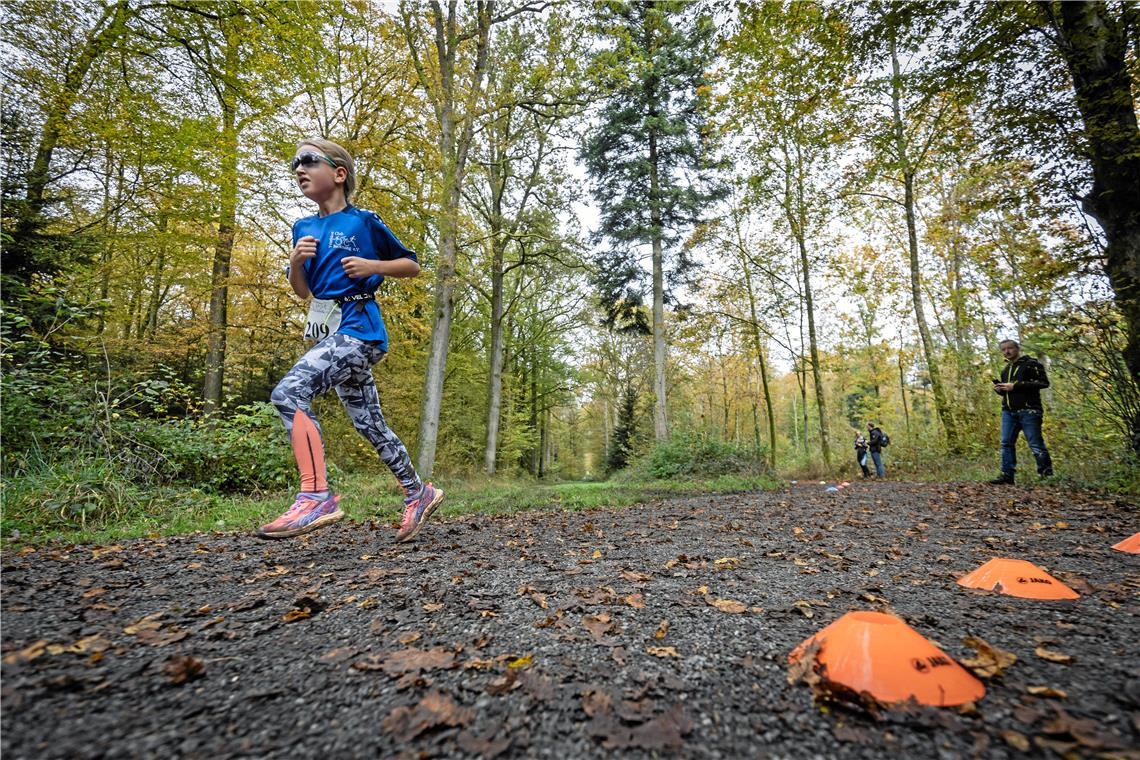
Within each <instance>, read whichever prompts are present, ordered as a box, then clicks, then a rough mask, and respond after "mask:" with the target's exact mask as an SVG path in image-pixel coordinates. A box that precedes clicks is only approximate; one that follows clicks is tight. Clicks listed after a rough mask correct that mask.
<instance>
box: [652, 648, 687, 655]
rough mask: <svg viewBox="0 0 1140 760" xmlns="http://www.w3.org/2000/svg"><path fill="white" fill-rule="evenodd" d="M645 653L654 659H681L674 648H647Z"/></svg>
mask: <svg viewBox="0 0 1140 760" xmlns="http://www.w3.org/2000/svg"><path fill="white" fill-rule="evenodd" d="M645 651H646V652H648V653H649V654H651V655H653V656H654V657H680V656H681V655H679V654H677V650H676V648H674V647H646V648H645Z"/></svg>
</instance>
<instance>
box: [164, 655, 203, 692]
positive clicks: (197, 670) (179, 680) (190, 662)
mask: <svg viewBox="0 0 1140 760" xmlns="http://www.w3.org/2000/svg"><path fill="white" fill-rule="evenodd" d="M162 672H163V673H165V674H166V679H167V680H168V681H170V683H171V684H173V685H174V686H180V685H182V684H184V683H186V682H188V681H196V680H197V679H199V678H201V677H202V676H203V675H205V674H206V666H205V665H203V664H202V661H201V660H199V659H197V658H195V657H191V656H189V655H174V656H173V657H171V658H170V659H169V660H167V661H166V664H164V665H163V666H162Z"/></svg>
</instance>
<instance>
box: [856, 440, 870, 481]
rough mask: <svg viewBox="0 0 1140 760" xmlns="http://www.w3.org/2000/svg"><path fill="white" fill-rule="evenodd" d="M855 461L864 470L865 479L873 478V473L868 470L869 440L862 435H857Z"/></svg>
mask: <svg viewBox="0 0 1140 760" xmlns="http://www.w3.org/2000/svg"><path fill="white" fill-rule="evenodd" d="M855 461H856V462H858V463H859V466H860V467H861V468H862V469H863V477H864V478H869V477H871V471H870V470H868V469H867V439H866V438H864V437H863V434H862V433H856V434H855Z"/></svg>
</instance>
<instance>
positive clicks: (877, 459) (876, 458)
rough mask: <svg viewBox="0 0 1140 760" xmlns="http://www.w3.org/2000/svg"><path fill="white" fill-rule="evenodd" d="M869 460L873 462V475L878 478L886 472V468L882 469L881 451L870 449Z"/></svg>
mask: <svg viewBox="0 0 1140 760" xmlns="http://www.w3.org/2000/svg"><path fill="white" fill-rule="evenodd" d="M871 461H872V462H874V463H875V475H876V476H878V477H880V478H881V477H883V475H885V474H886V470H884V469H883V452H881V451H872V452H871Z"/></svg>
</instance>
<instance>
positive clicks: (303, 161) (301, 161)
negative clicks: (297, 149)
mask: <svg viewBox="0 0 1140 760" xmlns="http://www.w3.org/2000/svg"><path fill="white" fill-rule="evenodd" d="M321 161H324V162H325V163H327V164H328V165H329V166H331V167H332V168H334V169H335V168H337V166H338V164H337V162H336V161H334V160H333V159H331V158H329V157H328V156H326V155H325V154H323V153H312V152H309V151H306V152H305V153H302V154H300V155H298V156H294V157H293V160H292V161H291V162H290V164H289V168H290V169H292V170H293V171H297V167H298V166H304V167H305V168H306V169H308V168H310V167H313V166H316V165H317V164H319V163H320V162H321Z"/></svg>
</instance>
